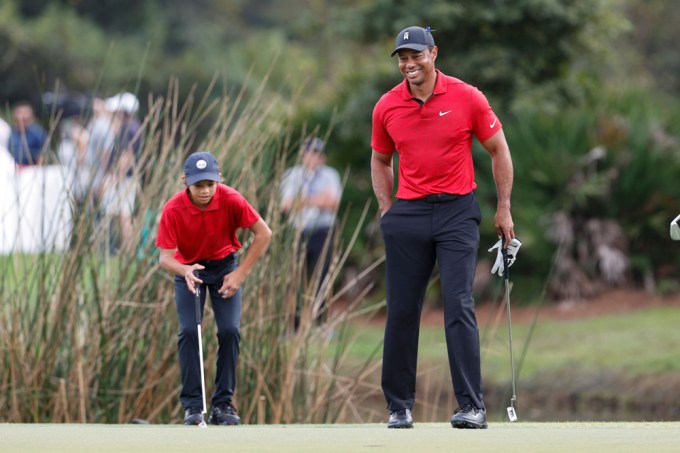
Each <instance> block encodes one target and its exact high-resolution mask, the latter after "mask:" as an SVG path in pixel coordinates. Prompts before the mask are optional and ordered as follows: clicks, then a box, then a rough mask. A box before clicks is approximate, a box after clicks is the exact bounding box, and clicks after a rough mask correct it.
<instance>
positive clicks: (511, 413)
mask: <svg viewBox="0 0 680 453" xmlns="http://www.w3.org/2000/svg"><path fill="white" fill-rule="evenodd" d="M502 253H503V280H504V282H505V306H506V307H507V309H508V340H509V344H510V369H511V371H512V398H510V406H508V408H507V411H508V418H509V419H510V421H511V422H515V421H517V411H516V410H515V402H516V401H517V390H516V388H515V358H514V357H513V354H512V316H510V283H509V280H510V270H509V269H508V268H509V267H510V266H509V261H508V250H507V249H505V248H504V249H502Z"/></svg>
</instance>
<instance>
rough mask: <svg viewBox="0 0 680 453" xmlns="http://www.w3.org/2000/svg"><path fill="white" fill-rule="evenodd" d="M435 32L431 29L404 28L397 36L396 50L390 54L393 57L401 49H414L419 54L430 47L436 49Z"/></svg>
mask: <svg viewBox="0 0 680 453" xmlns="http://www.w3.org/2000/svg"><path fill="white" fill-rule="evenodd" d="M431 31H433V30H430V27H427V28H422V27H408V28H404V29H403V30H402V31H400V32H399V34H398V35H397V39H396V40H395V48H394V50H393V51H392V53H391V54H390V57H393V56H394V54H395V53H397V52H398V51H399V50H401V49H412V50H415V51H418V52H422V51H423V50H425V49H427V48H428V47H434V46H435V44H434V38H433V37H432V33H430V32H431Z"/></svg>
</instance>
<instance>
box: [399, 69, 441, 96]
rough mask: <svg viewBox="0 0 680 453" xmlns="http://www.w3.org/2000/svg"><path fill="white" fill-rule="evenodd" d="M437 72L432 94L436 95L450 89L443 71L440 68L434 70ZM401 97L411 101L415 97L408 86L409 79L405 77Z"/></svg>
mask: <svg viewBox="0 0 680 453" xmlns="http://www.w3.org/2000/svg"><path fill="white" fill-rule="evenodd" d="M434 71H435V72H436V73H437V81H436V82H435V84H434V92H433V93H432V95H433V96H434V95H435V94H442V93H446V92H447V91H448V86H447V84H446V80H445V79H446V76H445V75H444V74H442V72H441V71H440V70H439V69H435V70H434ZM401 97H402V99H404V100H405V101H410V100H411V99H413V95H412V94H411V90H409V87H408V80H406V79H404V81H403V82H402V83H401Z"/></svg>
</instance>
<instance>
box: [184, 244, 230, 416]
mask: <svg viewBox="0 0 680 453" xmlns="http://www.w3.org/2000/svg"><path fill="white" fill-rule="evenodd" d="M199 263H200V264H202V265H204V266H205V269H203V270H201V271H199V278H200V279H201V280H203V283H204V284H202V285H201V313H203V309H204V307H205V298H206V293H207V292H210V301H211V303H212V308H213V313H214V315H215V322H216V324H217V345H218V349H217V368H216V375H215V391H214V392H213V395H212V398H211V404H212V405H213V406H215V405H218V404H223V403H228V402H231V400H232V398H233V396H234V389H235V387H236V364H237V362H238V356H239V351H240V346H239V345H240V340H241V335H240V330H239V329H240V324H241V297H242V290H241V288H239V289H238V291H236V293H235V294H234V295H233V296H231V297H229V298H226V299H225V298H223V297H222V296H221V295H220V294H219V293H218V290H219V289H220V287H221V286H222V282H223V280H224V276H225V275H227V274H228V273H230V272H232V271H233V270H234V269H236V266H237V265H238V261H237V258H236V255H234V254H233V253H232V254H230V255H229V256H227V257H226V258H225V259H223V260H216V261H200V262H199ZM194 298H195V296H194V293H192V292H191V291H189V288H188V287H187V284H186V281H185V280H184V278H183V277H181V276H175V303H176V306H177V316H178V318H179V334H178V339H177V348H178V351H179V366H180V371H181V373H182V376H181V378H182V392H181V393H180V401H181V403H182V406H183V407H184V408H185V409H186V408H189V407H202V406H203V400H202V398H201V368H200V362H199V357H198V328H197V327H198V326H197V323H196V308H195V299H194ZM202 326H204V324H202ZM202 333H205V327H203V329H202ZM206 349H207V348H205V349H204V353H205V350H206ZM206 380H208V378H207V377H206Z"/></svg>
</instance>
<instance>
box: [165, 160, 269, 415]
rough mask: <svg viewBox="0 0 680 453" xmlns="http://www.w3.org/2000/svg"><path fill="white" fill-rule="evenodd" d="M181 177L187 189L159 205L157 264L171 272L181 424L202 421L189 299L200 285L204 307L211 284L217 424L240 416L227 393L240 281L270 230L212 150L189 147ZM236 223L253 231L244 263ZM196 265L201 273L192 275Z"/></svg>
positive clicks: (213, 403)
mask: <svg viewBox="0 0 680 453" xmlns="http://www.w3.org/2000/svg"><path fill="white" fill-rule="evenodd" d="M182 180H183V181H184V183H185V184H186V186H187V187H186V189H184V190H182V191H180V192H178V193H176V194H175V195H174V196H173V197H172V198H171V199H170V200H169V201H168V202H167V203H166V204H165V206H164V207H163V213H162V216H161V221H160V224H159V226H158V237H157V239H156V246H157V247H158V248H160V259H159V264H160V265H161V267H162V268H163V269H166V270H168V271H169V272H172V273H173V274H175V302H176V306H177V315H178V318H179V325H180V328H179V334H178V341H177V346H178V350H179V364H180V369H181V373H182V392H181V394H180V401H181V403H182V406H183V407H184V409H185V413H184V424H186V425H197V424H199V423H201V422H202V421H203V414H202V412H201V411H202V408H203V402H202V401H203V399H202V395H201V369H200V361H199V356H198V328H197V323H196V313H195V302H194V295H195V292H196V287H197V286H199V285H200V287H201V288H202V289H203V291H201V292H200V295H201V310H203V308H204V307H205V294H206V291H205V290H206V289H207V291H209V292H210V300H211V303H212V308H213V312H214V315H215V322H216V324H217V339H218V346H219V348H218V352H217V368H216V369H217V373H216V376H215V391H214V393H213V395H212V398H211V410H210V420H209V421H210V423H212V424H215V425H238V424H239V423H240V421H241V420H240V418H239V416H238V414H237V413H236V409H235V408H234V406H233V405H232V398H233V396H234V388H235V384H236V363H237V360H238V355H239V342H240V334H239V326H240V320H241V298H242V290H241V285H242V284H243V282H244V280H245V279H246V277H247V276H248V274H249V273H250V271H251V270H252V268H253V266H254V265H255V262H256V261H257V260H258V258H259V257H260V256H262V254H263V253H264V252H265V250H266V249H267V245H268V244H269V240H270V238H271V234H272V233H271V230H270V229H269V227H268V226H267V224H266V223H265V221H264V220H262V218H261V217H260V215H259V214H258V213H257V211H255V209H253V207H252V206H250V204H249V203H248V202H247V201H246V199H245V198H244V197H243V196H242V195H241V194H240V193H239V192H237V191H236V190H234V189H232V188H231V187H229V186H227V185H225V184H221V182H222V176H221V175H220V170H219V165H218V163H217V159H215V157H214V156H213V155H212V154H211V153H210V152H207V151H199V152H196V153H193V154H192V155H190V156H189V157H188V158H187V160H186V162H185V164H184V175H183V176H182ZM239 228H247V229H249V230H250V231H251V232H252V233H253V235H254V236H253V241H252V243H251V245H250V247H249V249H248V252H247V253H246V254H245V257H244V258H243V261H242V262H241V264H239V263H238V258H237V256H236V252H237V251H238V250H239V249H240V248H241V244H240V242H239V241H238V239H237V237H236V232H237V230H238V229H239ZM196 270H197V271H198V277H196V276H194V271H196Z"/></svg>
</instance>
